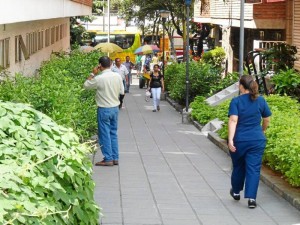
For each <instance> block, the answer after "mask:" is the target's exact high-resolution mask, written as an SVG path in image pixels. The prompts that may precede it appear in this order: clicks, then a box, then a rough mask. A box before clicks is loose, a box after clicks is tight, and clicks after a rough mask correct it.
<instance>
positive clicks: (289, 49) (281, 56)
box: [263, 43, 297, 73]
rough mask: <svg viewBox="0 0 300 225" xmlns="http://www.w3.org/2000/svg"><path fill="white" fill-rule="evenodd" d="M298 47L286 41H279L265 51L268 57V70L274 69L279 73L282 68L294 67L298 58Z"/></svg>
mask: <svg viewBox="0 0 300 225" xmlns="http://www.w3.org/2000/svg"><path fill="white" fill-rule="evenodd" d="M296 54H297V47H296V46H293V45H289V44H286V43H279V44H277V45H274V46H273V47H272V48H269V49H267V50H266V51H265V52H263V55H264V57H265V58H266V62H267V63H266V67H267V68H266V71H270V70H274V72H275V73H278V72H279V71H280V70H287V69H291V68H293V67H294V62H295V61H296V60H297V57H296Z"/></svg>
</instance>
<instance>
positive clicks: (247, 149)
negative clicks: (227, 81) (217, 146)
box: [228, 75, 271, 208]
mask: <svg viewBox="0 0 300 225" xmlns="http://www.w3.org/2000/svg"><path fill="white" fill-rule="evenodd" d="M239 89H240V96H238V97H235V98H233V99H232V101H231V103H230V107H229V112H228V116H229V121H228V147H229V150H230V156H231V159H232V164H233V171H232V174H231V186H232V188H231V189H230V195H231V196H232V197H233V198H234V199H235V200H240V191H242V190H243V188H244V185H245V193H244V197H245V198H248V199H249V200H248V207H249V208H255V207H256V195H257V189H258V184H259V177H260V169H261V164H262V157H263V153H264V150H265V147H266V137H265V131H266V129H267V127H268V125H269V120H270V119H269V118H270V116H271V111H270V109H269V106H268V104H267V102H266V100H265V99H264V98H263V97H262V96H259V94H258V85H257V83H256V81H254V80H253V78H252V76H250V75H243V76H242V77H241V79H240V84H239ZM261 121H262V123H261Z"/></svg>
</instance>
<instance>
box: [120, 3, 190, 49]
mask: <svg viewBox="0 0 300 225" xmlns="http://www.w3.org/2000/svg"><path fill="white" fill-rule="evenodd" d="M193 2H194V0H193V1H192V4H191V6H193ZM162 9H164V10H168V11H170V24H172V26H174V29H175V30H176V32H177V34H178V35H180V36H182V38H183V43H184V44H185V43H186V5H185V0H165V1H163V2H162V1H160V0H124V1H122V2H121V3H120V8H119V11H120V13H121V16H122V17H123V18H124V19H125V20H132V19H134V20H136V22H137V24H144V23H141V21H145V19H148V20H154V18H157V17H158V16H159V15H158V14H157V11H159V10H162ZM191 11H193V10H191ZM170 31H171V30H170ZM167 32H168V30H167ZM168 33H169V34H171V33H172V32H168ZM183 47H184V46H183ZM185 49H186V48H185V47H184V51H185Z"/></svg>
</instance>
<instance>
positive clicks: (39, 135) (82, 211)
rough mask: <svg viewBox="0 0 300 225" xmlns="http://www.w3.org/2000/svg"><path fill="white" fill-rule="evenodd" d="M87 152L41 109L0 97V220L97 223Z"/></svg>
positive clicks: (43, 224)
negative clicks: (0, 99)
mask: <svg viewBox="0 0 300 225" xmlns="http://www.w3.org/2000/svg"><path fill="white" fill-rule="evenodd" d="M90 152H91V149H90V148H88V147H87V145H84V144H80V143H79V138H78V136H76V135H75V134H74V133H73V132H72V131H71V130H70V129H67V128H64V127H62V126H59V125H57V124H56V123H55V122H54V121H53V120H51V119H50V118H49V117H47V116H45V115H44V114H42V113H40V112H38V111H36V110H34V109H32V108H31V107H29V106H28V105H24V104H20V103H18V104H16V103H11V102H5V103H4V102H1V101H0V176H1V181H0V190H1V195H0V206H1V207H0V224H15V225H17V224H36V225H52V224H61V225H63V224H66V225H67V224H70V225H73V224H86V225H89V224H90V225H93V224H98V217H99V208H98V206H97V205H96V203H95V202H94V199H93V194H94V187H95V184H94V182H93V180H92V178H91V174H92V165H91V161H90V159H89V158H88V157H87V154H88V153H90Z"/></svg>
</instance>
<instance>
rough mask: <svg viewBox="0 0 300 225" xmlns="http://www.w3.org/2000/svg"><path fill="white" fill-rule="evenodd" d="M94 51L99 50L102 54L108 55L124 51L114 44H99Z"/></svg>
mask: <svg viewBox="0 0 300 225" xmlns="http://www.w3.org/2000/svg"><path fill="white" fill-rule="evenodd" d="M94 49H99V50H100V51H101V52H106V53H118V52H123V49H122V48H121V47H119V46H118V45H116V44H114V43H108V42H106V43H100V44H97V45H96V46H95V47H94Z"/></svg>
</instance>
